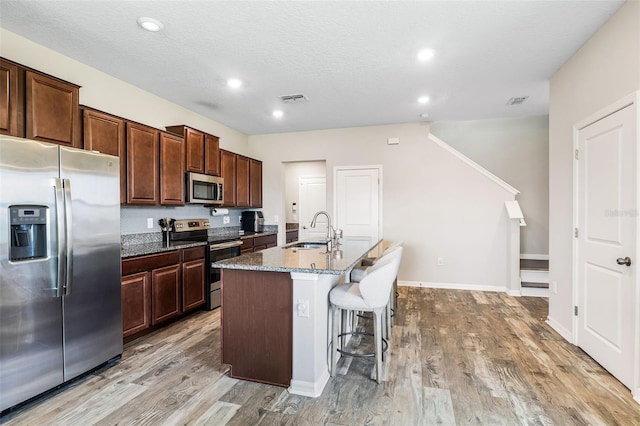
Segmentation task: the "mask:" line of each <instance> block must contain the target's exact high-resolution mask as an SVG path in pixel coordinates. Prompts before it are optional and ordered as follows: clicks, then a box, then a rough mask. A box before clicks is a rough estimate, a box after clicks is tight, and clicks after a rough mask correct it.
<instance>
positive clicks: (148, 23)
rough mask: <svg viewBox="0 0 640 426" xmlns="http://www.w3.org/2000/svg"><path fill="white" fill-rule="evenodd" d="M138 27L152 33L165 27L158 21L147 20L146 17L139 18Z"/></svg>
mask: <svg viewBox="0 0 640 426" xmlns="http://www.w3.org/2000/svg"><path fill="white" fill-rule="evenodd" d="M138 25H140V26H141V27H142V28H144V29H145V30H147V31H152V32H156V31H160V30H161V29H162V28H163V27H164V25H162V22H160V21H158V20H157V19H153V18H147V17H146V16H141V17H139V18H138Z"/></svg>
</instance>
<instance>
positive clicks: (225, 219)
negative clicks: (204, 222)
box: [222, 216, 231, 224]
mask: <svg viewBox="0 0 640 426" xmlns="http://www.w3.org/2000/svg"><path fill="white" fill-rule="evenodd" d="M229 222H231V218H230V217H229V216H223V217H222V223H224V224H227V223H229Z"/></svg>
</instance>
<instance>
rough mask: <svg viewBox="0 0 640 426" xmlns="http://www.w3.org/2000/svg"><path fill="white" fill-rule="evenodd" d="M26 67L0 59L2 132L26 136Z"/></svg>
mask: <svg viewBox="0 0 640 426" xmlns="http://www.w3.org/2000/svg"><path fill="white" fill-rule="evenodd" d="M24 72H25V71H24V69H23V68H22V67H19V66H18V65H17V64H14V63H13V62H9V61H6V60H4V59H0V133H2V134H4V135H10V136H19V137H24V94H25V93H24V90H25V87H24Z"/></svg>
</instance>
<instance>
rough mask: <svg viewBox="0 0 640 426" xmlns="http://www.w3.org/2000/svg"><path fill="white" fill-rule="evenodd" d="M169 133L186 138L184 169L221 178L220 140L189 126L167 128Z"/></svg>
mask: <svg viewBox="0 0 640 426" xmlns="http://www.w3.org/2000/svg"><path fill="white" fill-rule="evenodd" d="M166 129H167V131H168V132H171V133H175V134H176V135H180V136H182V137H184V140H185V155H184V159H185V160H184V169H185V171H187V172H196V173H205V174H208V175H214V176H220V146H219V138H218V137H217V136H214V135H210V134H208V133H205V132H203V131H200V130H196V129H193V128H191V127H189V126H185V125H180V126H167V127H166Z"/></svg>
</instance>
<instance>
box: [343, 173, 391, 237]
mask: <svg viewBox="0 0 640 426" xmlns="http://www.w3.org/2000/svg"><path fill="white" fill-rule="evenodd" d="M380 174H381V170H380V167H368V168H355V167H354V168H336V170H335V185H336V188H335V192H334V193H335V203H334V205H335V210H336V213H335V216H336V220H335V223H336V225H335V228H336V229H342V231H343V235H344V236H345V244H359V242H360V244H361V245H362V246H363V247H364V246H366V245H367V244H369V245H368V247H371V245H370V243H371V242H375V241H378V240H379V239H380V238H382V232H381V229H382V227H381V223H380V222H381V220H380V219H381V218H380ZM366 248H367V247H364V249H365V250H366Z"/></svg>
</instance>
